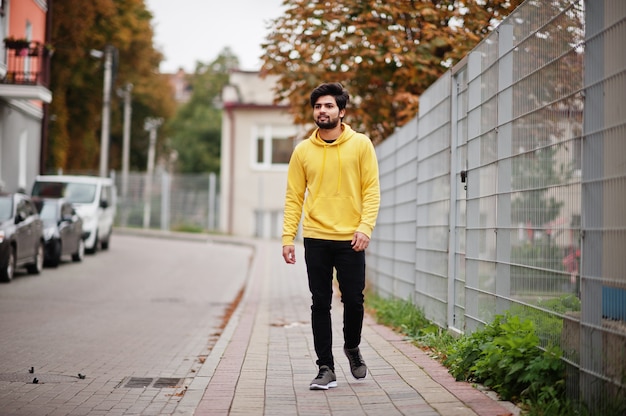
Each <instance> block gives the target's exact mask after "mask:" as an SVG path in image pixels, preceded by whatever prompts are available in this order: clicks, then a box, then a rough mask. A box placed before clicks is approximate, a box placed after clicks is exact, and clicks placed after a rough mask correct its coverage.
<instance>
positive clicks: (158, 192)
mask: <svg viewBox="0 0 626 416" xmlns="http://www.w3.org/2000/svg"><path fill="white" fill-rule="evenodd" d="M115 178H116V181H115V182H116V185H117V189H118V193H119V196H118V213H117V218H116V225H119V226H124V227H142V228H157V229H163V230H173V231H216V230H217V229H218V218H219V213H218V207H219V190H218V188H217V187H218V180H217V178H216V175H215V174H174V175H172V174H170V173H168V172H166V171H159V172H157V173H155V174H154V177H153V179H152V181H151V183H149V181H147V180H146V174H145V173H138V172H131V173H129V175H128V183H127V184H126V187H125V186H124V184H122V176H121V175H119V174H117V175H115ZM146 186H149V188H150V189H146ZM123 189H127V195H124V194H123V192H122V190H123Z"/></svg>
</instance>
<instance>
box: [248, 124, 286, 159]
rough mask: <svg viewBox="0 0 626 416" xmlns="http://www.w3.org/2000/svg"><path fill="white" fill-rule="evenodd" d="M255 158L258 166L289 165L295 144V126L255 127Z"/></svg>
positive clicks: (253, 135)
mask: <svg viewBox="0 0 626 416" xmlns="http://www.w3.org/2000/svg"><path fill="white" fill-rule="evenodd" d="M252 137H253V141H254V147H253V149H254V150H253V160H254V164H255V165H256V166H257V167H264V168H268V167H272V166H281V165H287V164H288V163H289V158H291V152H293V148H294V145H295V137H296V130H295V127H293V126H272V125H261V126H256V127H254V128H253V133H252Z"/></svg>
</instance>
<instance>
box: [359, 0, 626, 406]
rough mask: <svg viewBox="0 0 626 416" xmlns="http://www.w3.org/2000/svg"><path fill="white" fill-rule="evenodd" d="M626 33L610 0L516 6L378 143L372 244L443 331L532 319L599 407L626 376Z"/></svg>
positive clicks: (377, 277) (615, 0) (615, 1)
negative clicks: (498, 319) (505, 317)
mask: <svg viewBox="0 0 626 416" xmlns="http://www.w3.org/2000/svg"><path fill="white" fill-rule="evenodd" d="M625 39H626V2H623V1H620V0H604V1H598V2H588V3H587V4H585V3H584V2H583V1H582V0H579V1H574V0H561V1H552V0H550V1H548V0H544V1H539V0H535V1H527V2H525V3H524V4H523V5H521V6H520V7H519V8H518V9H517V10H516V11H515V12H514V13H513V14H511V15H510V16H509V17H508V18H507V19H505V21H503V22H502V23H501V24H500V26H499V27H498V29H497V30H496V31H494V32H493V33H492V34H490V35H489V36H488V37H487V38H486V39H485V40H484V41H483V42H482V43H481V44H479V45H478V46H477V47H476V48H475V49H474V50H473V51H472V52H471V53H470V54H469V55H468V56H467V58H466V59H465V60H464V61H462V62H461V63H460V64H458V65H457V66H455V67H454V68H453V69H452V70H451V71H449V72H448V73H446V74H445V75H444V76H442V77H441V78H440V79H439V80H438V81H437V82H436V83H435V84H433V85H432V86H431V87H430V88H429V89H428V90H427V91H426V92H425V93H424V94H423V95H422V96H421V97H420V113H419V115H418V117H417V118H416V119H415V120H414V121H413V122H412V123H410V124H409V125H407V126H405V127H403V128H402V129H400V130H399V131H398V132H397V133H395V134H394V135H393V136H391V137H389V138H388V139H387V140H385V141H384V142H383V143H381V144H380V145H379V146H378V147H377V153H378V157H379V163H380V175H381V196H382V199H381V201H382V203H381V211H380V215H379V220H378V225H377V229H376V232H375V238H374V239H373V241H372V244H371V245H370V249H369V254H368V278H369V281H370V284H371V285H372V286H373V287H374V289H375V290H376V291H378V292H379V293H380V294H382V295H385V296H393V297H399V298H403V299H407V298H410V299H412V300H413V302H414V303H415V304H416V305H417V306H419V307H420V308H422V309H423V310H424V312H425V313H426V315H427V316H428V317H429V318H430V319H431V320H433V321H435V322H437V323H438V324H439V325H441V326H442V327H446V328H449V329H451V330H453V331H456V332H459V333H463V332H471V331H473V330H474V329H476V328H479V327H480V326H482V325H484V324H485V323H487V322H490V321H491V320H492V319H493V318H494V316H495V315H497V314H500V313H503V312H504V311H511V312H512V313H515V314H517V315H520V316H523V317H525V318H528V319H531V320H532V321H533V322H534V324H535V327H536V328H537V332H538V335H539V337H540V339H541V345H542V346H543V347H547V346H550V345H557V346H560V348H561V349H562V350H563V352H564V360H565V361H566V362H567V363H568V389H569V391H570V393H571V394H572V395H573V396H576V397H582V398H583V399H584V401H585V402H586V403H588V404H591V405H592V406H595V407H596V408H606V407H607V405H609V404H610V401H611V399H610V398H609V397H613V398H615V397H616V394H617V393H618V392H620V391H622V389H623V387H624V384H625V382H626V324H625V322H626V256H624V250H625V249H626V214H625V212H626V211H624V208H623V207H624V202H626V140H625V139H624V138H625V137H626V124H625V123H626V107H625V106H624V103H625V101H626V98H625V97H626V50H625V49H624V48H623V42H624V40H625ZM607 393H609V394H608V395H607Z"/></svg>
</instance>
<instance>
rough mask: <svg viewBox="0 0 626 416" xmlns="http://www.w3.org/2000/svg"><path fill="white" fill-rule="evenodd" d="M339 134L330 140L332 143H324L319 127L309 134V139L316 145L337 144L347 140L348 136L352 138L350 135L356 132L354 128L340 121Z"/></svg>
mask: <svg viewBox="0 0 626 416" xmlns="http://www.w3.org/2000/svg"><path fill="white" fill-rule="evenodd" d="M341 130H342V132H341V134H340V135H339V137H337V139H336V140H335V141H334V142H332V143H326V142H325V141H324V140H323V139H322V138H321V137H320V129H319V128H316V129H315V130H314V131H313V133H311V135H310V136H309V140H311V142H312V143H313V144H316V145H318V146H324V147H327V146H338V145H340V144H342V143H344V142H345V141H347V140H350V138H352V136H354V135H355V134H356V132H355V131H354V130H352V128H351V127H350V126H349V125H347V124H346V123H341Z"/></svg>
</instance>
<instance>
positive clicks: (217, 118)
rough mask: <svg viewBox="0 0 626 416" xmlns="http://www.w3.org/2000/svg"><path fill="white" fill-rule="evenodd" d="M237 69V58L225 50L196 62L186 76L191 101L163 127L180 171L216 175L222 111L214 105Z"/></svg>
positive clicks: (218, 167)
mask: <svg viewBox="0 0 626 416" xmlns="http://www.w3.org/2000/svg"><path fill="white" fill-rule="evenodd" d="M238 66H239V59H238V58H237V57H236V56H235V55H234V54H233V52H232V51H231V49H230V48H224V49H223V50H222V51H221V52H220V54H219V56H218V57H217V58H216V59H215V60H213V62H210V63H208V64H205V63H202V62H197V63H196V70H195V72H194V74H192V75H190V77H189V79H190V84H191V88H192V90H193V93H192V96H191V99H190V100H189V102H187V103H185V104H183V105H182V106H181V107H180V108H179V109H178V111H177V113H176V116H175V117H174V118H173V119H172V120H171V121H170V122H169V123H168V125H167V126H166V128H167V130H168V131H169V136H170V138H171V142H170V146H171V148H172V149H173V150H176V152H177V154H178V161H177V165H176V166H177V170H178V171H179V172H183V173H196V172H215V173H219V170H220V142H221V138H222V111H221V109H220V108H219V106H217V105H216V103H217V102H218V100H219V98H220V94H221V91H222V88H223V87H224V85H226V83H227V82H228V73H229V71H230V70H231V69H234V68H237V67H238Z"/></svg>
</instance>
